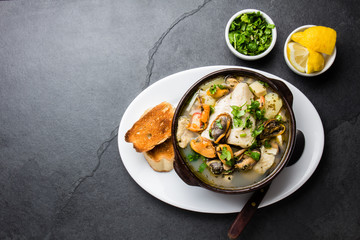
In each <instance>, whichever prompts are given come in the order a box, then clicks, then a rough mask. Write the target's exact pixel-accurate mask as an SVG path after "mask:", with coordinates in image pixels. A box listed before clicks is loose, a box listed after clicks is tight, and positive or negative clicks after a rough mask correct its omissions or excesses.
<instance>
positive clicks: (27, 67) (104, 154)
mask: <svg viewBox="0 0 360 240" xmlns="http://www.w3.org/2000/svg"><path fill="white" fill-rule="evenodd" d="M245 8H256V9H260V10H263V11H265V12H266V13H267V14H268V15H269V16H271V17H272V19H273V20H274V22H275V24H276V26H277V30H278V39H277V43H276V45H275V48H274V49H273V51H272V52H271V53H270V54H269V55H268V56H267V57H265V58H264V59H262V60H258V61H255V62H246V61H242V60H240V59H237V58H236V57H235V56H233V55H232V54H231V53H230V51H229V50H228V49H227V47H226V45H225V42H224V36H223V35H224V33H223V31H224V28H225V25H226V22H227V20H228V19H229V18H230V17H231V16H232V15H233V14H234V13H235V12H237V11H239V10H241V9H245ZM359 12H360V7H359V4H358V2H357V1H355V0H354V1H340V0H339V1H325V0H320V1H305V0H298V1H293V2H290V1H286V0H282V1H266V0H263V1H250V0H246V1H235V0H234V1H221V0H212V1H205V2H203V1H202V0H196V1H190V0H185V1H176V0H169V1H160V0H155V1H132V0H121V1H112V0H102V1H100V0H89V1H82V0H76V1H0V239H226V238H227V230H228V228H229V226H230V225H231V223H232V221H233V220H234V218H235V216H236V214H224V215H217V214H203V213H195V212H190V211H186V210H182V209H178V208H175V207H173V206H170V205H168V204H166V203H163V202H162V201H159V200H158V199H156V198H154V197H152V196H151V195H150V194H148V193H147V192H145V191H144V190H143V189H142V188H140V187H139V186H138V185H137V184H136V183H135V182H134V181H133V180H132V178H131V177H130V175H129V174H128V173H127V171H126V170H125V168H124V166H123V164H122V161H121V159H120V156H119V152H118V148H117V138H116V137H117V129H118V125H119V122H120V119H121V117H122V114H123V113H124V111H125V109H126V107H127V106H128V104H129V103H130V102H131V101H132V100H133V99H134V98H135V97H136V96H137V95H138V94H139V93H140V92H141V91H142V90H143V89H144V88H145V87H146V86H148V85H149V84H152V83H154V82H156V81H158V80H159V79H161V78H163V77H165V76H168V75H170V74H173V73H176V72H178V71H182V70H186V69H190V68H195V67H200V66H207V65H237V66H247V67H253V68H258V69H260V70H264V71H268V72H270V73H273V74H275V75H277V76H279V77H282V78H284V79H286V80H288V81H289V82H291V83H292V84H294V85H295V86H296V87H297V88H299V89H300V90H301V91H302V92H304V93H305V95H306V96H307V97H308V98H309V99H310V100H311V101H312V103H313V104H314V105H315V107H316V108H317V110H318V112H319V114H320V116H321V118H322V121H323V124H324V128H325V138H326V139H325V149H324V154H323V157H322V159H321V161H320V164H319V166H318V168H317V170H316V171H315V173H314V175H313V176H312V177H311V178H310V180H309V181H308V182H307V183H306V184H305V185H304V186H303V187H302V188H300V189H299V190H298V191H297V192H295V193H294V194H292V195H291V196H289V197H288V198H286V199H284V200H282V201H280V202H278V203H276V204H273V205H271V206H269V207H266V208H263V209H260V210H259V211H258V213H257V214H256V216H255V217H254V219H253V220H252V222H251V223H250V224H249V225H248V226H247V228H246V229H245V231H244V233H243V235H242V237H241V239H359V236H360V210H359V205H360V204H359V201H360V192H359V186H360V177H359V173H360V170H359V168H360V164H359V162H360V158H359V154H360V150H359V149H360V148H359V145H360V142H359V137H358V136H359V134H360V128H359V124H360V119H359V112H360V107H359V106H360V97H359V92H360V74H359V69H360V66H359V65H360V60H359V59H358V58H359V56H360V51H359V49H360V44H359V39H360V33H359V32H360V31H359V26H360V18H359ZM305 24H316V25H325V26H329V27H332V28H334V29H335V30H336V31H337V33H338V39H337V40H338V41H337V50H338V52H337V57H336V61H335V63H334V65H333V66H332V67H331V68H330V69H329V70H328V72H326V73H325V74H323V75H321V76H318V77H314V78H304V77H301V76H298V75H296V74H294V73H293V72H291V70H290V69H289V68H288V67H287V65H286V64H285V61H284V59H283V45H284V42H285V39H286V37H287V35H288V34H289V33H290V32H291V31H292V30H293V29H295V28H297V27H298V26H301V25H305ZM309 124H311V123H309Z"/></svg>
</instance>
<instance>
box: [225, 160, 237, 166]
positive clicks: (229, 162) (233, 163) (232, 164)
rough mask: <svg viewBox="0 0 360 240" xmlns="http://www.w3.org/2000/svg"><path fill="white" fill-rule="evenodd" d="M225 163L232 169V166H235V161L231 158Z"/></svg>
mask: <svg viewBox="0 0 360 240" xmlns="http://www.w3.org/2000/svg"><path fill="white" fill-rule="evenodd" d="M225 163H226V165H228V166H230V167H232V166H234V165H235V159H234V158H232V159H230V160H228V161H225Z"/></svg>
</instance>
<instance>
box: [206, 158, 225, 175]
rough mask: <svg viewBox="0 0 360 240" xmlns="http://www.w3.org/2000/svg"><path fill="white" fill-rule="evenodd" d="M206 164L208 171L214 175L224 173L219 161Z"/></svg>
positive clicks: (210, 161)
mask: <svg viewBox="0 0 360 240" xmlns="http://www.w3.org/2000/svg"><path fill="white" fill-rule="evenodd" d="M206 164H207V165H208V166H209V168H210V171H211V172H212V173H213V174H215V175H219V174H221V173H222V172H223V171H224V167H223V164H222V162H221V161H220V160H209V161H208V162H207V163H206Z"/></svg>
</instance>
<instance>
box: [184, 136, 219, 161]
mask: <svg viewBox="0 0 360 240" xmlns="http://www.w3.org/2000/svg"><path fill="white" fill-rule="evenodd" d="M190 147H191V148H192V150H194V151H195V152H197V153H199V154H200V155H202V156H204V157H207V158H215V157H216V151H215V147H214V146H213V144H212V142H211V141H210V140H209V139H207V138H203V137H201V136H199V137H197V138H195V139H193V140H191V142H190Z"/></svg>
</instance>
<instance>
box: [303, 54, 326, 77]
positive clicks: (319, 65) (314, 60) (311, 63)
mask: <svg viewBox="0 0 360 240" xmlns="http://www.w3.org/2000/svg"><path fill="white" fill-rule="evenodd" d="M324 66H325V59H324V57H323V55H322V54H321V53H318V52H315V51H313V50H309V57H308V60H307V62H306V73H313V72H318V71H321V70H323V68H324Z"/></svg>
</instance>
